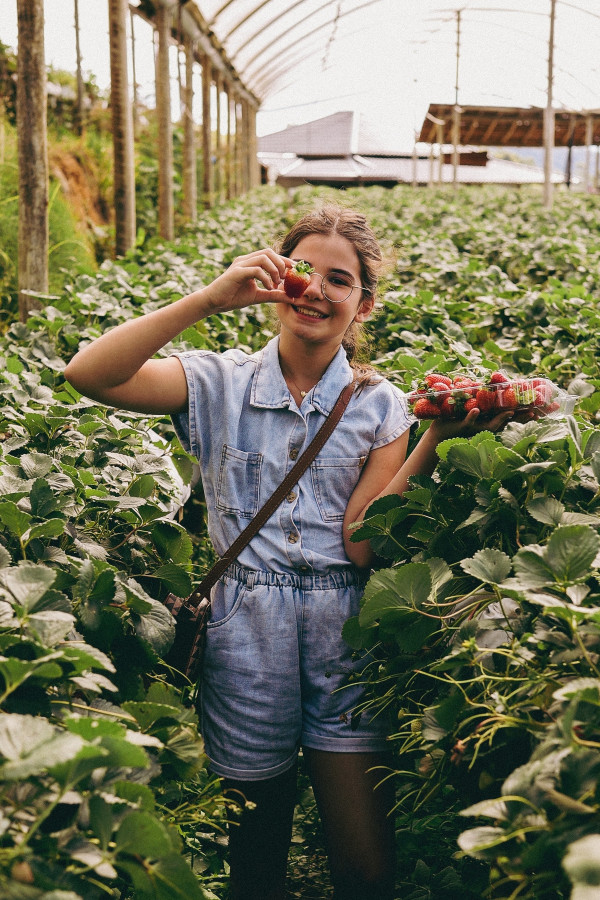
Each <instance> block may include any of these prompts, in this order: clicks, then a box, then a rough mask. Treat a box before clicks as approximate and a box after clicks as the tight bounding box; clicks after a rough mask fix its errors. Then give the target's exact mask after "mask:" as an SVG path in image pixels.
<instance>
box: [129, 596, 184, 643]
mask: <svg viewBox="0 0 600 900" xmlns="http://www.w3.org/2000/svg"><path fill="white" fill-rule="evenodd" d="M134 628H135V632H136V634H137V635H138V637H140V638H142V639H143V640H144V641H146V642H147V643H148V644H150V646H151V647H152V649H153V650H154V652H155V653H157V654H158V655H159V656H164V655H165V654H166V653H167V652H168V650H170V648H171V645H172V644H173V641H174V639H175V621H174V619H173V616H172V615H171V613H170V612H169V610H168V609H167V608H166V606H163V604H162V603H159V602H158V600H151V602H150V609H149V611H148V612H145V613H144V614H143V615H141V616H140V617H139V619H138V620H137V621H136V622H135V625H134Z"/></svg>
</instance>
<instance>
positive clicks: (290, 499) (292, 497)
mask: <svg viewBox="0 0 600 900" xmlns="http://www.w3.org/2000/svg"><path fill="white" fill-rule="evenodd" d="M285 499H286V500H287V502H288V503H293V502H294V500H295V499H296V494H295V493H294V491H290V492H289V494H288V495H287V497H286V498H285Z"/></svg>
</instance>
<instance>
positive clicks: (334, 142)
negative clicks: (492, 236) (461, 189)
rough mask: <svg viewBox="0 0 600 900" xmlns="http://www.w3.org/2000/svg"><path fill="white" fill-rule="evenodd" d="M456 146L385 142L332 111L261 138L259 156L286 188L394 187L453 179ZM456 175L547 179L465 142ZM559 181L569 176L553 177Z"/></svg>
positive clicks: (462, 178)
mask: <svg viewBox="0 0 600 900" xmlns="http://www.w3.org/2000/svg"><path fill="white" fill-rule="evenodd" d="M451 151H452V148H451V147H448V146H444V147H442V155H443V158H442V162H441V164H440V162H439V160H438V159H432V158H431V157H430V156H429V149H428V148H427V149H426V150H423V151H421V152H418V153H417V154H415V152H414V150H413V149H410V150H405V151H402V150H399V149H397V148H396V149H391V148H389V147H385V146H384V145H383V143H382V142H381V140H380V139H379V138H378V135H377V132H376V129H375V127H374V126H373V125H372V124H371V123H370V122H369V121H368V120H367V119H366V117H364V116H362V115H359V114H357V113H355V112H352V111H343V112H337V113H333V114H332V115H330V116H325V117H324V118H321V119H315V120H314V121H312V122H307V123H305V124H303V125H290V126H288V127H287V128H285V129H284V130H283V131H277V132H275V133H273V134H268V135H263V136H262V137H259V138H258V157H259V160H260V162H261V165H262V166H263V167H264V169H265V171H266V173H267V180H268V181H270V182H276V183H277V184H280V185H282V186H284V187H295V186H298V185H300V184H327V185H332V186H335V187H349V186H351V185H358V184H379V185H384V186H388V187H390V186H392V185H394V184H398V183H405V184H413V183H414V184H419V185H426V184H431V183H434V182H437V181H438V180H441V182H442V183H443V184H447V183H451V182H452V181H453V179H454V171H453V166H452V164H451V161H450V154H451ZM457 180H458V181H459V182H460V183H461V184H484V183H488V184H507V185H509V184H510V185H518V184H542V183H543V180H544V173H543V171H542V169H540V168H538V167H536V166H529V165H527V164H525V163H518V162H512V161H510V160H503V159H495V158H494V157H489V155H488V154H487V153H486V152H485V151H484V152H481V151H478V150H476V149H475V148H473V149H471V148H468V147H462V148H461V152H460V165H459V166H458V168H457ZM553 180H554V181H555V182H562V181H563V180H564V179H563V177H562V176H561V175H560V174H555V175H554V176H553Z"/></svg>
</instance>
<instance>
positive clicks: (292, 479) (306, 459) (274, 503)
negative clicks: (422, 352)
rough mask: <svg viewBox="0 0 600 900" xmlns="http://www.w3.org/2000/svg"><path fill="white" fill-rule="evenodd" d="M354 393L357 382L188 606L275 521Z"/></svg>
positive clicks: (204, 592) (351, 383) (347, 391)
mask: <svg viewBox="0 0 600 900" xmlns="http://www.w3.org/2000/svg"><path fill="white" fill-rule="evenodd" d="M353 393H354V381H352V382H350V384H347V385H346V387H345V388H344V389H343V391H342V392H341V394H340V396H339V397H338V399H337V400H336V403H335V406H334V407H333V409H332V410H331V412H330V413H329V415H328V416H327V418H326V419H325V421H324V422H323V424H322V425H321V427H320V428H319V430H318V431H317V433H316V434H315V436H314V438H313V439H312V441H311V442H310V444H309V445H308V447H307V448H306V450H305V451H304V452H303V453H301V454H300V456H299V457H298V459H297V460H296V462H295V464H294V465H293V466H292V468H291V469H290V471H289V472H288V473H287V475H286V476H285V478H284V479H283V481H282V482H281V484H280V485H279V487H278V488H276V490H275V491H274V493H273V494H272V495H271V496H270V497H269V499H268V500H267V502H266V503H265V504H264V506H261V508H260V509H259V511H258V512H257V513H256V515H255V516H254V518H253V519H252V521H251V522H250V523H249V524H248V525H247V526H246V528H244V530H243V531H242V532H241V533H240V534H239V535H238V536H237V538H236V539H235V541H234V542H233V544H232V545H231V546H230V547H229V549H228V550H226V551H225V553H224V554H223V556H222V557H221V558H220V559H219V560H218V561H217V562H216V563H215V564H214V566H213V567H212V569H211V570H210V571H209V572H208V574H207V575H206V576H205V577H204V578H203V579H202V581H201V582H200V584H199V585H198V587H196V588H195V589H194V591H192V593H191V594H190V596H189V597H188V598H187V604H188V605H190V606H198V605H199V603H200V601H201V600H202V598H203V597H206V596H208V593H209V591H210V589H211V588H212V586H213V585H214V584H216V583H217V581H218V580H219V578H220V577H221V575H222V574H223V573H224V572H225V570H226V569H227V568H228V567H229V566H230V565H231V563H232V562H234V561H235V560H236V559H237V557H238V556H239V555H240V553H241V552H242V550H243V549H244V547H245V546H246V544H248V543H249V541H251V540H252V538H253V537H254V535H255V534H257V533H258V531H259V530H260V529H261V528H262V526H263V525H264V524H265V522H266V521H267V520H268V519H270V518H271V516H272V515H273V513H274V512H275V510H276V509H277V507H278V506H279V504H280V503H281V502H282V500H283V499H284V497H286V496H287V494H289V492H290V490H291V489H292V488H293V487H294V485H295V484H296V483H297V482H298V481H299V480H300V476H301V475H303V474H304V472H305V471H306V469H307V468H308V467H309V465H310V464H311V462H312V461H313V459H314V458H315V456H316V455H317V453H318V452H319V450H321V449H322V448H323V446H324V445H325V442H326V441H327V439H328V438H329V436H330V435H331V433H332V431H333V429H334V428H335V426H336V425H337V423H338V422H339V421H340V419H341V418H342V416H343V414H344V410H345V409H346V407H347V406H348V403H349V402H350V397H351V396H352V394H353Z"/></svg>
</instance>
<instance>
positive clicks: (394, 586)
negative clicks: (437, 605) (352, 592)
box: [359, 563, 433, 628]
mask: <svg viewBox="0 0 600 900" xmlns="http://www.w3.org/2000/svg"><path fill="white" fill-rule="evenodd" d="M432 586H433V585H432V578H431V571H430V569H429V566H428V565H426V564H425V563H407V564H406V565H404V566H399V567H398V568H397V569H382V570H381V571H379V572H376V573H375V574H374V575H372V576H371V578H370V579H369V582H368V584H367V587H366V589H365V595H364V597H365V599H364V603H363V607H362V609H361V611H360V614H359V622H360V625H361V627H363V628H365V627H367V626H369V625H371V624H373V622H375V621H376V620H377V619H379V618H380V617H381V615H383V613H385V612H387V611H389V610H392V609H406V608H407V603H408V608H409V609H418V608H420V607H421V606H422V605H423V604H424V603H425V602H426V601H427V599H428V597H429V595H430V594H431V589H432Z"/></svg>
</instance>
